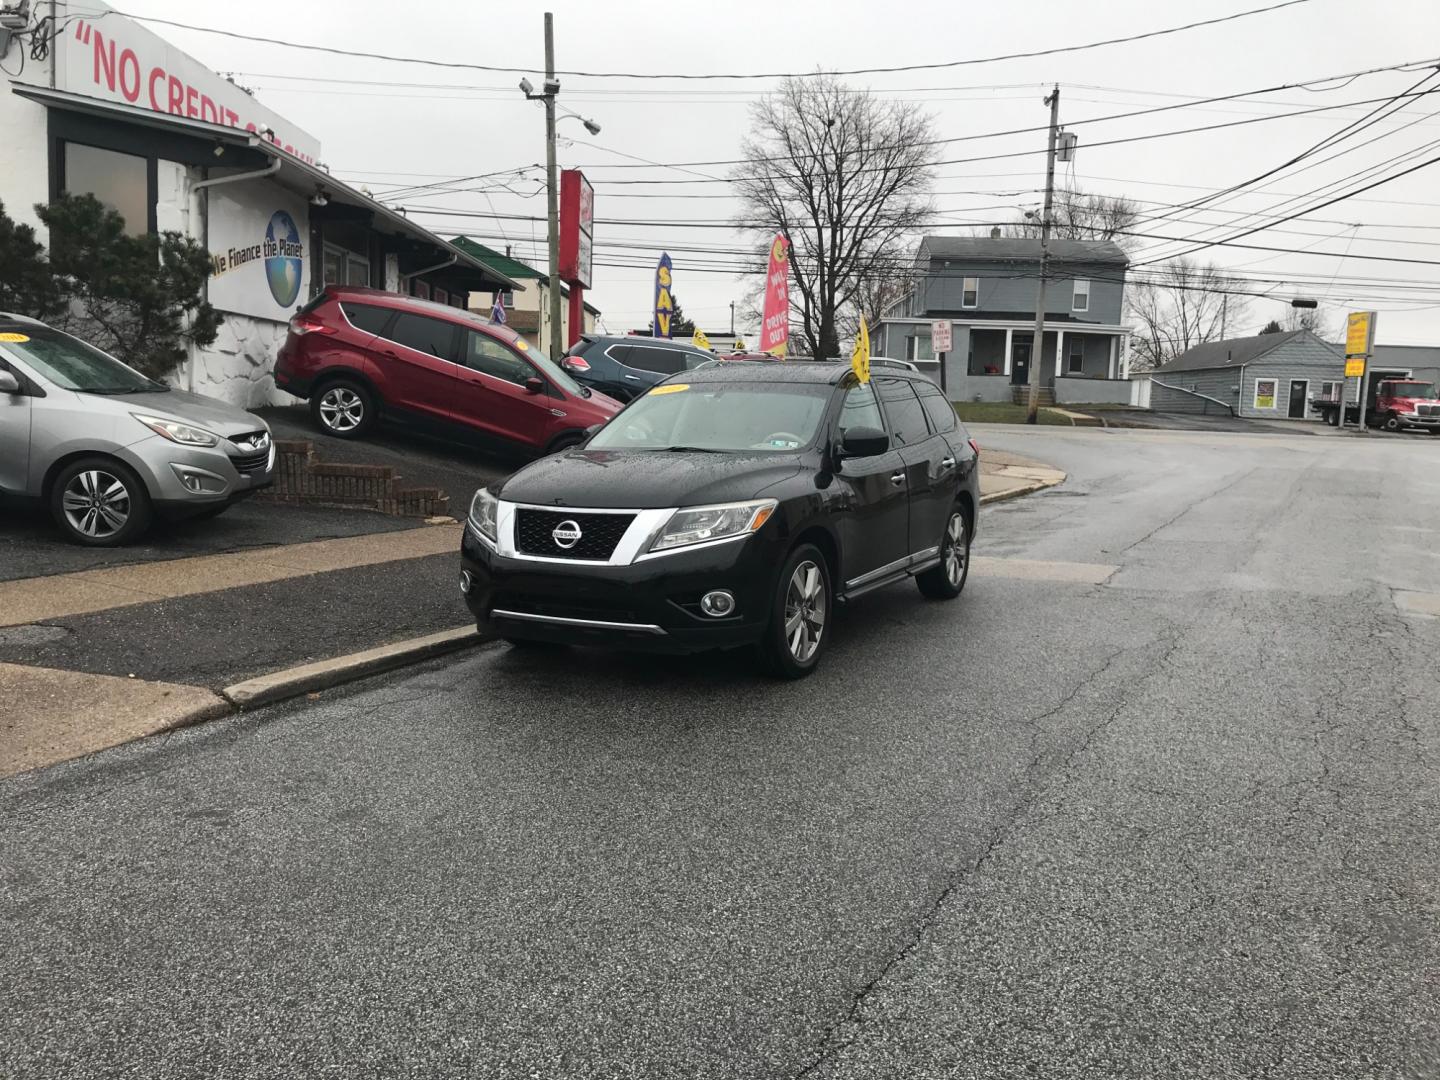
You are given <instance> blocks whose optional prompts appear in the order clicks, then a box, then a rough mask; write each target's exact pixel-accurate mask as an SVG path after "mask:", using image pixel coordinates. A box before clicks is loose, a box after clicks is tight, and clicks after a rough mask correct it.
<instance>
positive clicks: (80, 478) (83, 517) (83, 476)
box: [61, 469, 130, 540]
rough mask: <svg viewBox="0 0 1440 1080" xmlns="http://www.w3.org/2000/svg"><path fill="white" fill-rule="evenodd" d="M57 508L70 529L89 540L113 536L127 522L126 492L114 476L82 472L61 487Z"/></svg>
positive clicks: (128, 507)
mask: <svg viewBox="0 0 1440 1080" xmlns="http://www.w3.org/2000/svg"><path fill="white" fill-rule="evenodd" d="M61 507H62V508H63V509H64V511H65V520H66V521H68V522H69V523H70V527H71V528H73V529H74V530H75V531H76V532H78V533H80V534H81V535H82V536H88V537H90V538H91V539H92V540H104V539H107V538H109V537H111V536H114V535H115V534H116V533H118V532H119V531H120V530H121V529H123V528H125V523H126V522H127V521H129V520H130V489H129V488H128V487H126V486H125V482H124V481H123V480H121V479H120V478H119V477H118V476H116V475H115V474H114V473H108V472H105V471H104V470H103V469H86V470H85V471H84V472H79V473H76V474H75V476H74V477H73V478H71V480H70V482H69V483H68V484H66V485H65V492H64V494H63V495H62V496H61Z"/></svg>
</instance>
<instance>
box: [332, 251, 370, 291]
mask: <svg viewBox="0 0 1440 1080" xmlns="http://www.w3.org/2000/svg"><path fill="white" fill-rule="evenodd" d="M325 284H326V285H369V284H370V260H369V259H367V258H365V257H364V256H363V255H356V254H355V253H354V252H353V251H346V250H345V249H344V248H342V247H336V246H335V245H334V244H326V245H325Z"/></svg>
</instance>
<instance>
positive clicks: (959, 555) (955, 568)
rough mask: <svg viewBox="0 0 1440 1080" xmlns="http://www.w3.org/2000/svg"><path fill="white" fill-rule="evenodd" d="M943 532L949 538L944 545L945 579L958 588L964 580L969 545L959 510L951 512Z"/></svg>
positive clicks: (963, 518) (963, 517) (963, 520)
mask: <svg viewBox="0 0 1440 1080" xmlns="http://www.w3.org/2000/svg"><path fill="white" fill-rule="evenodd" d="M945 533H946V536H947V537H948V538H949V543H947V544H946V545H945V579H946V580H947V581H949V582H950V584H951V586H952V587H953V588H956V589H958V588H960V583H961V582H962V581H964V580H965V562H966V560H967V559H969V557H970V545H969V544H968V543H966V542H965V516H964V515H963V514H961V513H960V511H958V510H956V511H954V512H953V513H951V515H950V524H949V525H947V526H946V527H945Z"/></svg>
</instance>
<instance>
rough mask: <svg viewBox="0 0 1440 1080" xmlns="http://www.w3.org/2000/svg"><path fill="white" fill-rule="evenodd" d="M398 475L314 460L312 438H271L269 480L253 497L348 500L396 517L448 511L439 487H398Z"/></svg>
mask: <svg viewBox="0 0 1440 1080" xmlns="http://www.w3.org/2000/svg"><path fill="white" fill-rule="evenodd" d="M399 480H400V477H399V476H398V475H397V474H396V472H395V470H394V469H392V468H391V467H390V466H388V465H351V464H346V463H343V462H326V461H319V460H317V458H316V457H315V444H314V443H312V442H308V441H305V440H300V439H277V440H276V441H275V482H274V483H273V484H272V485H271V486H270V487H268V488H266V489H264V490H263V491H262V492H261V493H260V494H259V495H258V496H257V498H260V499H264V500H265V501H267V502H283V503H304V504H306V505H309V506H350V507H357V508H360V509H364V510H378V511H379V512H380V513H382V514H392V515H395V516H396V517H435V516H436V515H439V514H445V513H448V512H449V507H450V499H449V497H448V496H447V495H446V494H445V493H444V492H442V491H441V490H440V489H439V488H402V487H400V486H399V484H398V481H399Z"/></svg>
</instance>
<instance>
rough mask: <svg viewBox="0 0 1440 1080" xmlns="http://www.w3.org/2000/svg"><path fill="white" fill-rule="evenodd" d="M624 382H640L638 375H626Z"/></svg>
mask: <svg viewBox="0 0 1440 1080" xmlns="http://www.w3.org/2000/svg"><path fill="white" fill-rule="evenodd" d="M625 381H626V382H639V381H640V376H639V375H626V376H625Z"/></svg>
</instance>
